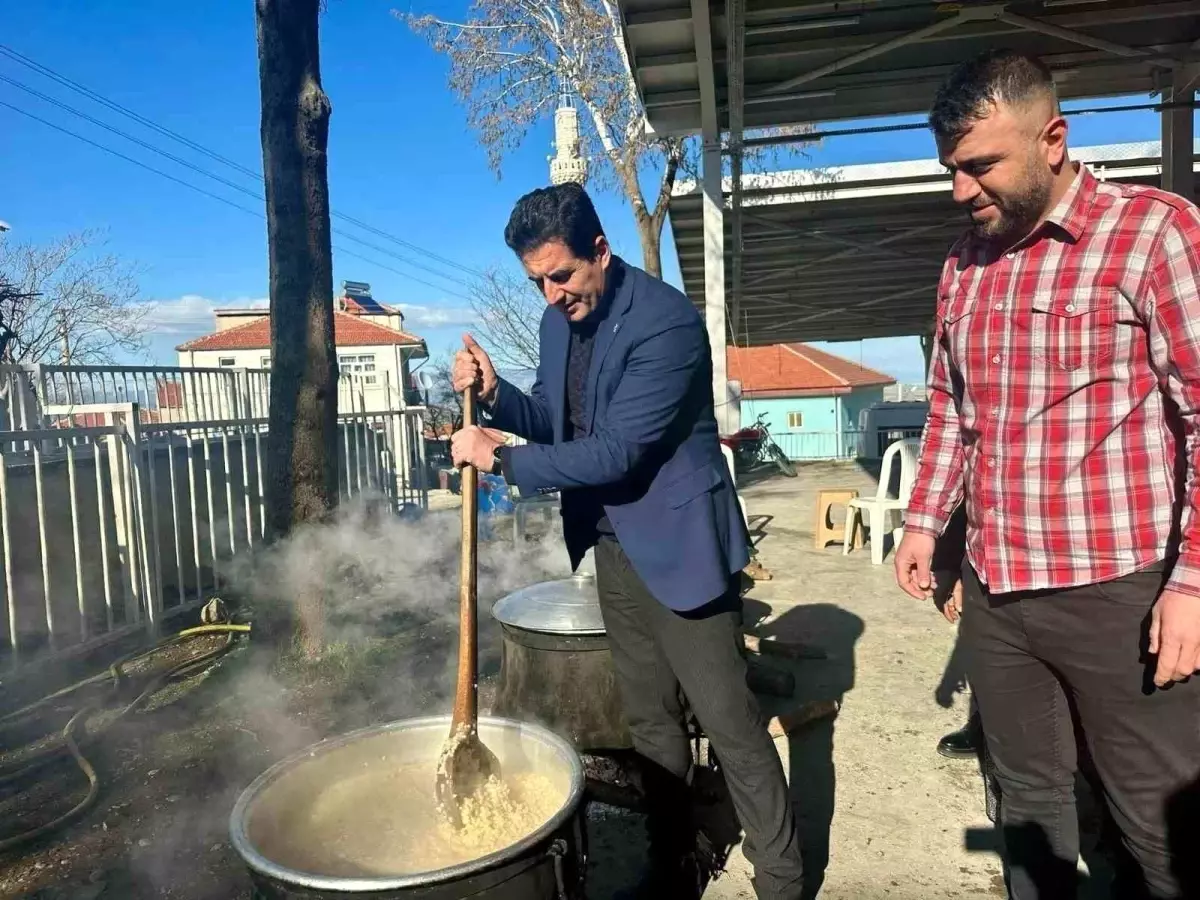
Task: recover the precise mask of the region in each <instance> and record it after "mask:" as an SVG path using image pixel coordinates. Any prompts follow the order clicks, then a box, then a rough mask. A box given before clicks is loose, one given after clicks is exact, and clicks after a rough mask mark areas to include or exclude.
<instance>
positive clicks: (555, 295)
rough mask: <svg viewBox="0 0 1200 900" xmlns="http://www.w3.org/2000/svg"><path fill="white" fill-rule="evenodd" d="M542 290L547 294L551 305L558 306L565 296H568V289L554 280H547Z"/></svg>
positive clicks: (547, 299) (547, 300)
mask: <svg viewBox="0 0 1200 900" xmlns="http://www.w3.org/2000/svg"><path fill="white" fill-rule="evenodd" d="M542 291H543V293H545V295H546V302H547V303H549V304H550V305H551V306H558V305H559V304H560V303H562V301H563V298H564V297H565V296H567V293H566V291H564V290H563V289H562V288H561V287H559V286H558V285H557V284H554V283H553V282H547V283H546V285H545V287H543V288H542Z"/></svg>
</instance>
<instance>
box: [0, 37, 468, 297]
mask: <svg viewBox="0 0 1200 900" xmlns="http://www.w3.org/2000/svg"><path fill="white" fill-rule="evenodd" d="M0 55H3V56H6V57H8V58H9V59H10V60H12V61H13V62H15V63H17V64H19V65H22V66H25V67H26V68H29V69H32V70H33V71H35V72H37V73H38V74H39V75H42V76H44V77H46V78H49V79H51V80H52V81H55V82H57V83H58V84H61V85H63V86H64V87H66V88H68V89H70V90H72V91H75V92H76V93H78V94H82V95H83V96H85V97H87V98H88V99H89V100H94V101H95V102H97V103H100V104H101V105H103V106H105V107H107V108H108V109H110V110H112V111H113V112H116V113H118V114H120V115H123V116H126V117H127V118H130V119H133V120H134V121H135V122H137V123H139V124H141V125H144V126H145V127H147V128H150V129H152V130H153V131H155V132H157V133H159V134H161V135H163V136H164V137H167V138H170V139H171V140H173V141H178V142H179V143H181V144H183V145H184V146H186V147H189V148H190V149H192V150H195V151H196V152H197V153H201V154H203V155H204V156H207V157H209V158H210V159H212V160H215V161H216V162H219V163H221V164H223V165H226V166H229V167H230V168H232V169H235V170H237V171H238V172H241V173H242V174H244V175H247V176H249V177H251V178H254V179H255V180H257V181H259V182H261V181H262V174H261V173H260V172H258V171H255V170H253V169H249V168H247V167H246V166H243V165H241V164H240V163H237V162H234V161H233V160H231V159H229V158H228V157H225V156H222V155H221V154H219V153H217V152H215V151H213V150H209V149H208V148H207V147H205V146H203V145H202V144H198V143H196V142H195V141H193V140H191V139H190V138H187V137H185V136H183V135H182V134H179V133H178V132H176V131H172V130H171V129H170V128H166V127H165V126H162V125H159V124H158V123H156V122H154V121H152V120H150V119H147V118H146V117H145V116H142V115H140V114H139V113H136V112H134V111H133V110H131V109H129V108H128V107H126V106H123V105H121V104H120V103H117V102H116V101H114V100H110V99H109V98H107V97H105V96H104V95H103V94H100V93H97V92H96V91H93V90H92V89H91V88H89V87H87V86H85V85H82V84H80V83H79V82H77V81H74V80H72V79H70V78H68V77H67V76H65V75H62V74H61V73H59V72H56V71H55V70H54V69H51V68H50V67H49V66H46V65H43V64H42V63H39V62H37V61H36V60H33V59H30V58H29V57H28V56H25V55H24V54H22V53H19V52H17V51H16V50H14V49H12V48H11V47H8V46H6V45H4V44H0ZM5 81H8V82H9V83H10V84H14V85H16V86H18V87H22V89H23V90H28V91H30V92H31V93H36V92H34V91H33V90H32V89H31V88H25V87H23V86H22V85H19V84H17V83H16V82H13V81H11V80H10V79H7V78H6V79H5ZM49 102H53V103H56V102H57V101H53V100H51V101H49ZM93 121H95V120H93ZM130 140H136V139H135V138H130ZM163 152H164V154H165V151H163ZM210 177H217V176H210ZM218 180H219V179H218ZM330 215H331V216H332V217H333V218H336V219H341V220H342V221H344V222H348V223H349V224H351V225H355V226H357V227H359V228H361V229H363V230H364V231H369V232H371V233H372V234H375V235H376V236H378V237H382V238H384V239H386V240H389V241H392V242H393V243H395V244H397V245H399V246H401V247H406V248H407V249H409V250H411V251H413V252H414V253H417V254H420V255H422V256H426V257H428V258H429V259H431V260H434V261H436V262H439V263H441V264H442V265H444V266H449V267H450V268H452V269H457V270H459V271H461V272H464V273H466V274H468V275H473V276H477V277H482V276H483V275H484V273H483V272H480V271H479V270H478V269H473V268H471V267H470V266H466V265H463V264H462V263H458V262H455V261H454V260H452V259H447V258H446V257H444V256H440V255H438V254H437V253H434V252H433V251H432V250H428V249H426V248H424V247H421V246H418V245H417V244H414V243H412V242H410V241H406V240H404V239H403V238H401V237H398V236H396V235H394V234H392V233H390V232H388V231H384V230H383V229H381V228H377V227H375V226H374V225H370V224H368V223H366V222H364V221H362V220H361V219H357V218H355V217H354V216H350V215H347V214H346V213H341V212H338V211H337V210H332V211H331V212H330ZM426 271H432V270H429V269H426ZM434 274H439V273H437V272H434ZM439 277H443V276H440V275H439ZM459 283H460V284H463V283H464V282H459Z"/></svg>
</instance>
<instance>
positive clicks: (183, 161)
mask: <svg viewBox="0 0 1200 900" xmlns="http://www.w3.org/2000/svg"><path fill="white" fill-rule="evenodd" d="M0 81H2V82H5V83H7V84H10V85H12V86H13V87H15V88H17V89H19V90H22V91H25V92H26V93H27V94H31V95H32V96H34V97H37V98H38V99H39V100H43V101H45V102H46V103H49V104H51V105H53V106H56V107H58V108H59V109H61V110H63V111H65V112H68V113H70V114H71V115H74V116H78V117H79V118H81V119H84V120H85V121H88V122H91V123H92V124H93V125H96V126H98V127H100V128H103V129H104V130H105V131H108V132H111V133H112V134H115V135H118V136H119V137H123V138H125V139H126V140H128V141H132V142H133V143H135V144H137V145H138V146H139V147H144V148H145V149H147V150H149V151H151V152H152V153H157V154H158V155H159V156H162V157H165V158H166V159H169V160H171V161H172V162H174V163H177V164H178V165H181V166H184V167H185V168H187V169H191V170H192V171H193V172H196V173H198V174H200V175H203V176H205V177H206V178H211V179H213V180H214V181H217V182H219V183H220V184H223V185H225V186H226V187H229V188H232V189H233V190H235V191H238V192H240V193H242V194H245V195H246V196H248V197H252V198H254V199H255V200H258V201H259V202H262V200H263V197H262V194H260V193H258V192H257V191H253V190H251V189H250V188H247V187H245V186H244V185H240V184H237V183H236V182H233V181H230V180H229V179H227V178H223V177H221V176H220V175H217V174H215V173H213V172H210V171H208V170H207V169H204V168H202V167H200V166H198V165H196V164H195V163H192V162H189V161H188V160H186V159H183V158H181V157H178V156H176V155H174V154H173V153H168V152H167V151H166V150H163V149H162V148H161V147H158V146H156V145H154V144H151V143H150V142H148V141H144V140H142V139H141V138H139V137H137V136H136V135H132V134H129V133H128V132H126V131H122V130H121V129H120V128H117V127H116V126H114V125H110V124H108V123H107V122H104V121H103V120H101V119H97V118H95V117H94V116H92V115H89V114H88V113H85V112H83V111H82V110H78V109H76V108H75V107H73V106H70V105H69V104H66V103H63V102H62V101H60V100H56V99H55V98H53V97H50V96H48V95H46V94H43V93H42V92H40V91H37V90H34V89H33V88H31V87H29V86H28V85H26V84H22V83H21V82H19V81H17V80H15V79H13V78H9V77H8V76H7V75H2V74H0ZM363 224H364V227H366V228H367V229H368V230H370V231H374V232H376V233H381V234H383V232H379V231H378V229H374V228H371V227H370V226H368V225H366V224H365V223H363ZM331 230H332V231H333V233H334V234H338V235H341V236H342V237H344V238H346V239H347V240H351V241H354V242H355V243H358V244H361V245H362V246H364V247H368V248H370V249H372V250H374V251H376V252H377V253H382V254H384V255H385V256H391V257H393V258H394V259H396V260H398V261H399V262H402V263H404V264H405V265H408V266H412V267H413V268H416V269H420V270H422V271H424V272H428V273H429V274H431V275H434V276H436V277H438V278H443V279H445V280H446V281H450V282H453V283H455V284H458V285H461V286H462V287H465V288H470V286H471V285H470V283H468V282H466V281H463V280H462V279H461V278H459V277H457V276H454V275H447V274H445V273H443V272H439V271H438V270H437V269H433V268H430V267H429V266H426V265H424V264H422V263H419V262H416V261H414V260H411V259H409V258H408V257H405V256H401V255H400V254H399V253H396V252H395V251H394V250H389V249H387V248H386V247H379V246H377V245H375V244H371V243H369V242H367V241H365V240H363V239H362V238H359V237H357V236H355V235H353V234H350V233H349V232H346V231H343V230H341V229H337V228H334V229H331ZM393 271H394V270H393ZM422 283H423V284H428V282H422Z"/></svg>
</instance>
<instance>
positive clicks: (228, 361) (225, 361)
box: [217, 356, 237, 366]
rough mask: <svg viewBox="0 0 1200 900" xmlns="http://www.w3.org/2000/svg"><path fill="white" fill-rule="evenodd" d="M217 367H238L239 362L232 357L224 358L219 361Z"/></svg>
mask: <svg viewBox="0 0 1200 900" xmlns="http://www.w3.org/2000/svg"><path fill="white" fill-rule="evenodd" d="M217 365H219V366H236V365H237V360H236V359H234V358H233V357H232V356H222V357H221V358H220V359H218V360H217Z"/></svg>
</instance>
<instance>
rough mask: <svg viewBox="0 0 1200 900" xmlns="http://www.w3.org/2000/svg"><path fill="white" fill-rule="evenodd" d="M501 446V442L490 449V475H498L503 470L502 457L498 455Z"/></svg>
mask: <svg viewBox="0 0 1200 900" xmlns="http://www.w3.org/2000/svg"><path fill="white" fill-rule="evenodd" d="M503 446H504V445H503V444H500V445H498V446H497V447H496V448H495V449H494V450H493V451H492V469H491V474H492V475H500V474H502V473H503V471H504V462H503V458H502V457H501V456H500V450H501V449H502V448H503Z"/></svg>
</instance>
